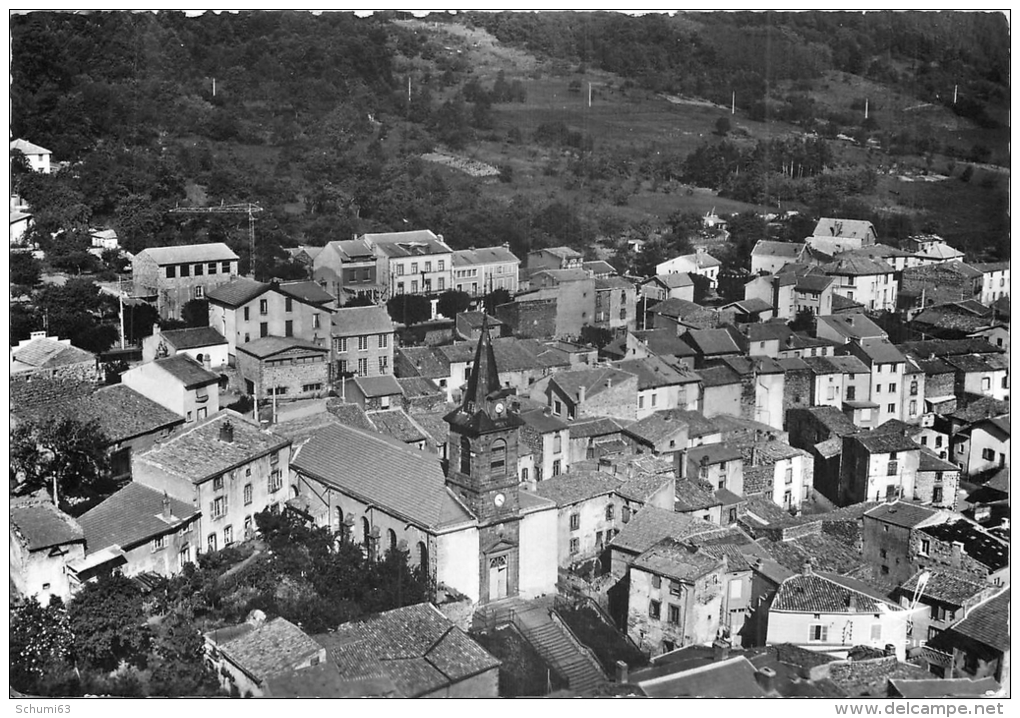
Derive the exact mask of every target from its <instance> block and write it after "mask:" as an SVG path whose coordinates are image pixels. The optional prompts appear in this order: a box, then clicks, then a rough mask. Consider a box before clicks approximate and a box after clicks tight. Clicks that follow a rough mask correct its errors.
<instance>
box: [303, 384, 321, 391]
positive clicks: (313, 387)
mask: <svg viewBox="0 0 1020 718" xmlns="http://www.w3.org/2000/svg"><path fill="white" fill-rule="evenodd" d="M321 390H322V384H321V383H318V382H317V383H315V384H302V385H301V391H303V392H305V393H308V392H312V391H321Z"/></svg>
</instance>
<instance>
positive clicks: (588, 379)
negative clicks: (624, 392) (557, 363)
mask: <svg viewBox="0 0 1020 718" xmlns="http://www.w3.org/2000/svg"><path fill="white" fill-rule="evenodd" d="M628 379H636V378H635V376H634V375H633V374H630V373H628V372H624V371H620V370H619V369H611V368H600V369H575V370H573V371H559V372H556V373H555V374H553V376H552V380H551V381H552V382H554V383H555V384H556V386H558V387H559V388H560V389H562V390H563V392H564V393H565V394H566V395H567V396H569V397H571V399H574V398H576V397H577V393H578V390H579V389H581V387H584V390H585V396H586V397H592V396H595V395H596V394H599V393H601V392H603V391H605V390H606V389H609V388H611V386H613V385H619V384H621V383H623V382H625V381H627V380H628ZM636 383H637V382H636V381H635V384H636Z"/></svg>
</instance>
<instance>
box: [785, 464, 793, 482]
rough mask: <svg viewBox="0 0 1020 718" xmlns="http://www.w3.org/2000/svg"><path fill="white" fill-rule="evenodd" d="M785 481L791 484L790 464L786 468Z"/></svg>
mask: <svg viewBox="0 0 1020 718" xmlns="http://www.w3.org/2000/svg"><path fill="white" fill-rule="evenodd" d="M786 483H788V484H792V483H793V467H792V466H791V467H789V468H788V469H787V470H786Z"/></svg>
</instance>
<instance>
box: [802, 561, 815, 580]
mask: <svg viewBox="0 0 1020 718" xmlns="http://www.w3.org/2000/svg"><path fill="white" fill-rule="evenodd" d="M813 563H814V562H813V561H812V560H811V557H810V556H808V557H807V558H806V559H804V565H803V566H801V570H800V572H801V573H802V574H804V575H805V576H813V575H814V574H815V569H814V566H813Z"/></svg>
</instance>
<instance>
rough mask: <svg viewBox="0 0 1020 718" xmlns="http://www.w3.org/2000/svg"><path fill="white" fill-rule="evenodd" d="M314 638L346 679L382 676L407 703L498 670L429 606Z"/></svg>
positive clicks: (374, 618) (363, 621) (396, 611)
mask: <svg viewBox="0 0 1020 718" xmlns="http://www.w3.org/2000/svg"><path fill="white" fill-rule="evenodd" d="M316 639H317V640H318V641H319V643H320V644H321V645H322V646H324V647H325V648H326V650H327V651H328V653H329V656H330V658H331V660H332V661H333V662H334V663H335V664H336V666H337V668H338V669H339V672H340V675H341V677H342V678H343V679H345V680H348V681H349V680H355V679H360V678H376V677H377V676H379V675H380V674H382V675H384V676H386V677H387V678H389V680H390V681H392V684H393V685H394V686H395V687H396V693H397V695H399V696H402V697H405V698H415V697H419V696H424V695H426V694H429V693H434V692H436V691H438V690H440V689H442V688H444V687H447V686H450V685H453V684H455V683H458V682H460V681H464V680H467V679H468V678H471V677H472V676H477V675H478V674H480V673H484V672H485V671H489V670H492V669H494V668H497V667H498V666H499V665H500V662H499V660H498V659H496V658H495V657H494V656H492V655H491V654H490V653H489V652H488V651H486V650H485V649H483V648H482V647H481V646H479V645H478V644H477V643H475V642H474V641H473V640H472V639H471V638H470V637H468V635H467V634H465V633H464V632H463V631H461V630H460V629H459V628H457V627H456V626H455V625H454V624H453V623H452V622H451V621H450V620H449V619H448V618H446V616H444V615H443V614H442V613H440V612H439V609H437V608H435V607H434V606H432V605H431V604H428V603H419V604H416V605H413V606H405V607H404V608H397V609H394V610H392V611H386V612H385V613H380V614H376V615H374V616H369V617H367V618H364V619H360V620H357V621H352V622H350V623H344V624H341V625H340V626H338V627H337V629H336V630H335V631H333V632H330V633H327V634H321V635H318V636H316Z"/></svg>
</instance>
